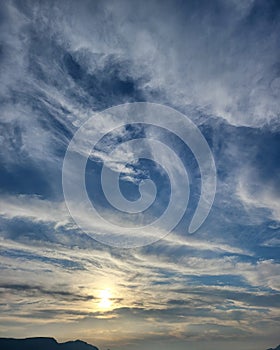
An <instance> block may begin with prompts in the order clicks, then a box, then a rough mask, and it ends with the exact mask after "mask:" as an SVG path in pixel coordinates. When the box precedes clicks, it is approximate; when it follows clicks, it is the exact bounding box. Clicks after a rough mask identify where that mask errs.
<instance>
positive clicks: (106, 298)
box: [99, 289, 112, 309]
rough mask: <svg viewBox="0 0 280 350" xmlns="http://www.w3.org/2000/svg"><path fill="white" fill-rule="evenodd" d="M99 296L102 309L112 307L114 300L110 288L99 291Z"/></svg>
mask: <svg viewBox="0 0 280 350" xmlns="http://www.w3.org/2000/svg"><path fill="white" fill-rule="evenodd" d="M99 298H100V302H99V307H100V308H101V309H109V308H110V307H111V305H112V301H111V292H110V290H109V289H104V290H101V291H100V293H99Z"/></svg>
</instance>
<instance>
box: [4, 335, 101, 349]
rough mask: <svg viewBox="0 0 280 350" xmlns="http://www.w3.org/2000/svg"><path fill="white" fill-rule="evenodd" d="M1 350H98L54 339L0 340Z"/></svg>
mask: <svg viewBox="0 0 280 350" xmlns="http://www.w3.org/2000/svg"><path fill="white" fill-rule="evenodd" d="M0 349H1V350H98V348H97V347H95V346H92V345H89V344H87V343H85V342H83V341H81V340H75V341H68V342H66V343H58V342H57V341H56V340H55V339H54V338H26V339H13V338H0Z"/></svg>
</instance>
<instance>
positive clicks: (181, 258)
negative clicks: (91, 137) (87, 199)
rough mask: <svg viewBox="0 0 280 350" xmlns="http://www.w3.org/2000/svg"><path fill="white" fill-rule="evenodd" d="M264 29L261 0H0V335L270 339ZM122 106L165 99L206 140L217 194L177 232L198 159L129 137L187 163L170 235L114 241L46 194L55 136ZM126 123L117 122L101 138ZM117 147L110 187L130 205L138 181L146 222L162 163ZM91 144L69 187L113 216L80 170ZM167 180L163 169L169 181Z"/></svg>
mask: <svg viewBox="0 0 280 350" xmlns="http://www.w3.org/2000/svg"><path fill="white" fill-rule="evenodd" d="M279 32H280V4H279V2H278V1H272V0H268V1H260V0H227V1H225V0H223V1H222V0H212V1H202V0H199V1H192V0H187V1H179V0H175V1H171V0H170V1H136V0H132V1H129V0H119V1H107V0H105V1H94V0H82V1H70V0H63V1H10V0H8V1H2V2H1V4H0V37H1V40H0V43H1V44H0V45H1V46H0V78H1V79H0V82H1V83H0V128H1V133H0V146H1V147H0V297H1V299H0V336H1V337H6V336H8V337H30V336H53V337H55V338H56V339H58V340H60V341H63V340H68V339H75V338H79V339H82V340H85V341H88V342H90V343H92V344H94V345H96V346H98V347H100V349H101V350H103V349H107V348H110V349H111V350H117V349H124V350H126V349H127V350H128V349H129V350H140V349H153V350H158V349H166V350H167V349H174V350H183V349H186V348H187V349H190V350H194V349H195V350H199V349H209V350H211V349H217V348H218V349H219V348H225V347H226V348H227V349H229V350H231V349H236V348H238V349H240V350H245V349H247V350H250V349H254V350H261V349H266V348H267V347H274V346H276V345H278V344H279V343H280V338H279V320H280V312H279V307H280V293H279V291H280V274H279V271H280V270H279V252H280V201H279V196H280V119H279V116H280V104H279V98H280V96H279V93H280V63H279V62H280V60H279V58H280V57H279V53H280V42H279ZM127 102H152V103H158V104H163V105H166V106H169V107H172V108H174V109H176V110H178V111H180V112H181V113H184V114H185V115H187V116H188V118H190V119H191V120H192V121H193V122H194V123H195V124H196V125H197V126H198V127H199V129H200V131H201V132H202V134H203V135H204V137H205V139H206V140H207V142H208V144H209V147H210V149H211V151H212V153H213V157H214V159H215V163H216V169H217V191H216V197H215V201H214V204H213V207H212V210H211V212H210V215H209V216H208V218H207V219H206V221H205V222H204V224H203V225H202V226H201V227H200V228H199V230H198V231H197V232H195V234H193V235H190V234H188V233H187V232H186V227H187V226H188V225H189V222H190V219H191V216H192V213H193V211H194V208H195V206H196V204H197V198H198V196H199V193H200V187H201V179H200V175H199V167H198V164H197V163H196V161H195V159H194V157H193V155H192V153H191V152H190V150H189V149H188V148H187V147H185V146H184V145H182V144H181V143H180V142H179V141H178V140H177V139H176V138H173V137H172V135H169V134H168V133H166V132H163V130H157V129H156V128H152V127H151V128H149V130H148V131H147V130H144V132H146V133H148V134H150V135H153V137H156V138H158V139H159V140H160V141H162V142H166V143H167V144H169V145H171V146H172V147H174V149H175V150H176V152H177V153H178V154H179V155H180V157H181V159H182V161H183V163H184V165H185V166H186V167H187V170H188V173H189V178H190V183H191V186H190V190H191V191H190V197H191V199H190V208H189V210H188V211H187V212H186V214H185V215H184V217H183V218H182V220H181V222H180V223H179V224H178V225H177V227H176V228H175V229H174V231H173V232H172V233H170V234H168V235H167V236H165V238H163V239H161V240H159V241H158V242H156V243H153V244H151V245H147V246H145V247H139V248H132V249H122V248H113V247H110V246H106V245H103V244H101V243H99V242H97V241H95V240H94V239H92V238H91V237H89V236H88V235H86V234H85V233H83V232H82V230H80V229H79V228H78V227H77V225H76V224H75V222H74V221H73V220H72V218H71V216H70V214H69V212H68V210H67V208H66V205H65V201H64V196H63V190H62V165H63V159H64V155H65V152H66V149H67V146H68V144H69V142H70V140H71V138H72V137H73V135H74V133H75V132H76V131H77V129H78V128H79V127H80V126H81V125H82V123H84V122H85V121H86V120H88V118H90V117H92V116H93V115H94V114H95V113H96V112H98V111H103V110H104V109H106V108H109V107H112V106H116V105H119V104H123V103H127ZM143 128H144V126H139V128H138V129H137V128H136V127H135V128H127V129H125V130H117V131H116V135H110V137H108V138H107V139H105V140H103V141H104V142H103V146H104V147H105V146H106V147H108V148H110V149H111V148H112V147H114V143H115V144H120V143H122V142H123V141H125V140H128V139H132V138H134V137H135V135H138V136H137V137H140V136H141V135H142V133H143ZM139 135H140V136H139ZM106 147H105V148H106ZM122 152H123V153H122ZM122 152H119V153H118V154H117V159H116V160H114V161H111V162H110V167H111V170H112V171H115V172H116V171H119V168H120V167H121V169H122V177H121V178H120V187H121V190H122V191H123V193H124V194H125V196H126V197H127V198H128V199H129V200H135V199H137V198H138V196H139V191H138V188H137V185H138V184H139V181H140V180H141V179H143V178H150V177H151V178H153V179H154V180H155V183H156V184H157V186H158V197H157V200H156V202H155V205H154V206H153V207H152V209H151V212H150V213H149V215H150V216H148V218H149V219H151V218H154V217H156V216H157V215H161V214H162V212H163V210H164V208H165V206H166V205H167V203H168V200H169V199H168V198H169V194H170V184H169V182H168V179H167V176H166V174H165V173H164V171H163V170H162V169H161V168H159V167H157V166H156V165H155V164H153V163H152V162H149V161H146V162H138V163H137V164H134V165H133V166H129V167H125V164H123V163H124V161H123V159H124V158H123V157H124V156H125V155H127V154H129V153H131V152H133V149H123V150H122ZM105 153H106V152H105ZM105 153H102V152H100V153H98V152H96V158H97V161H96V159H93V160H92V161H91V162H89V163H88V167H87V173H86V176H87V186H88V189H89V191H90V192H91V195H92V197H94V198H95V199H96V200H97V202H98V203H97V206H98V208H99V210H100V211H102V212H103V213H104V215H106V217H107V218H109V219H110V220H113V221H114V220H119V221H120V222H122V223H124V222H126V221H128V218H127V216H125V215H124V214H122V213H121V214H120V213H116V210H115V209H113V208H112V207H111V206H110V205H108V203H107V202H106V200H105V199H104V195H103V194H102V193H101V188H100V182H98V181H97V176H98V174H99V175H100V164H102V162H103V161H104V160H105V156H106V154H105ZM106 159H107V158H106ZM165 161H166V162H167V163H166V164H167V165H168V166H171V165H172V164H173V159H165ZM123 166H124V167H123ZM183 186H184V184H182V183H181V181H180V179H179V180H177V181H176V185H175V188H173V190H174V191H177V192H180V191H182V190H183V189H184V187H183ZM91 199H93V198H91ZM137 219H139V220H144V218H143V217H142V216H140V217H137ZM99 230H100V231H101V230H105V231H106V232H109V234H110V227H103V226H102V227H99V226H96V233H97V234H98V232H99ZM149 233H150V232H146V231H143V235H144V234H149Z"/></svg>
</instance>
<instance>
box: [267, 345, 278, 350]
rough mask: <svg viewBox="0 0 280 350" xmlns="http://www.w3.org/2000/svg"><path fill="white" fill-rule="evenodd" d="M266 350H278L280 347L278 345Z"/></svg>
mask: <svg viewBox="0 0 280 350" xmlns="http://www.w3.org/2000/svg"><path fill="white" fill-rule="evenodd" d="M267 350H280V345H278V346H276V348H274V349H273V348H269V349H267Z"/></svg>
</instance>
